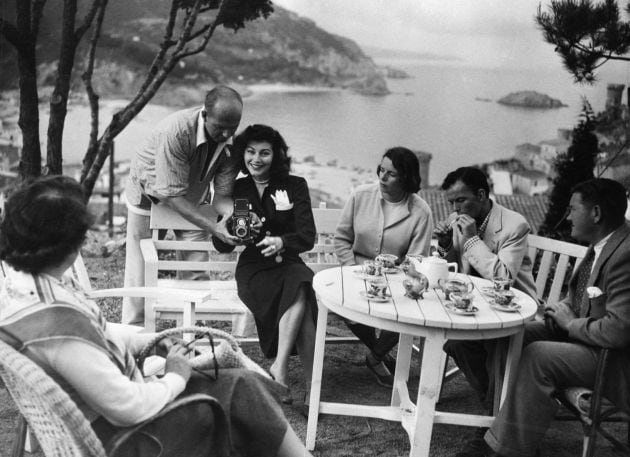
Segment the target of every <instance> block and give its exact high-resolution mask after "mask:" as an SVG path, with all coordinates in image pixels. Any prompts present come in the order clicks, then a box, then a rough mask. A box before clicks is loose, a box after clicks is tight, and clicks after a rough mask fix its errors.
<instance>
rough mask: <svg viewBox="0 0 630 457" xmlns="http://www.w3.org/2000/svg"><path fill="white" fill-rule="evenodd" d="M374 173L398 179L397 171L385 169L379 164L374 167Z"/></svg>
mask: <svg viewBox="0 0 630 457" xmlns="http://www.w3.org/2000/svg"><path fill="white" fill-rule="evenodd" d="M376 174H377V175H378V176H379V177H380V176H389V177H390V178H392V179H398V177H399V176H398V173H397V172H396V171H390V170H386V169H385V168H383V167H381V166H380V165H379V166H378V167H376Z"/></svg>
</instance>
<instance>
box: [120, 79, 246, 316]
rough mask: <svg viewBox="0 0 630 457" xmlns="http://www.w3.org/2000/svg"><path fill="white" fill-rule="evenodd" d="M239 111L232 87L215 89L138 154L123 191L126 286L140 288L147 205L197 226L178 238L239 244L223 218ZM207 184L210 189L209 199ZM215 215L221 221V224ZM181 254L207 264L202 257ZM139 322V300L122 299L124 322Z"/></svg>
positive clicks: (161, 127) (234, 170) (166, 123)
mask: <svg viewBox="0 0 630 457" xmlns="http://www.w3.org/2000/svg"><path fill="white" fill-rule="evenodd" d="M242 112H243V101H242V99H241V96H240V94H239V93H238V92H236V91H235V90H234V89H232V88H230V87H227V86H222V85H220V86H217V87H215V88H214V89H212V90H210V91H209V92H208V93H207V94H206V98H205V103H204V106H203V107H201V108H198V107H197V108H191V109H185V110H181V111H178V112H176V113H173V114H171V115H170V116H168V117H167V118H165V119H164V120H163V121H162V122H161V123H160V124H158V126H157V127H156V129H155V131H154V132H153V134H152V135H151V136H150V137H149V138H148V139H147V141H146V142H145V143H144V145H143V146H142V147H141V148H140V149H138V150H137V151H136V153H135V154H134V157H133V159H132V161H131V168H130V172H129V180H128V182H127V187H126V190H125V196H126V199H127V210H128V211H127V240H126V242H127V247H126V261H125V287H138V286H143V285H144V265H143V260H142V252H141V251H140V240H141V239H143V238H149V237H150V236H151V233H150V229H149V218H150V214H151V203H162V204H166V205H168V206H169V207H171V208H173V209H174V210H175V211H177V212H178V213H180V214H181V215H182V216H183V217H184V218H185V219H187V220H188V221H190V222H192V223H194V224H195V225H197V226H198V227H199V229H200V230H198V231H178V233H176V236H177V237H178V238H179V239H186V240H205V239H209V238H210V236H211V235H214V236H215V237H217V238H218V239H220V240H221V241H223V242H225V243H228V244H231V245H235V244H238V243H240V239H239V238H238V237H237V236H234V235H231V234H230V233H229V232H228V229H227V226H226V221H227V220H228V218H227V217H225V216H227V215H230V214H231V213H232V210H233V206H232V190H233V187H234V181H235V180H236V176H237V175H238V172H239V167H240V163H241V160H240V157H236V155H237V154H236V153H233V152H232V151H231V150H230V148H229V145H230V144H231V140H232V135H233V134H234V132H235V131H236V129H237V128H238V125H239V123H240V121H241V115H242ZM210 183H212V184H213V188H214V196H213V198H211V197H212V196H211V191H210ZM210 201H212V206H211V207H210V211H209V214H210V217H207V216H206V215H204V214H203V213H202V212H201V211H200V206H201V205H204V204H208V203H210ZM219 216H224V217H223V218H222V219H221V221H219ZM179 255H186V256H187V258H189V259H190V256H194V257H195V260H206V259H207V253H205V252H187V253H181V254H179ZM193 273H196V272H193ZM198 275H199V274H198V273H197V274H196V276H198ZM188 279H193V278H188ZM143 322H144V306H143V304H142V300H141V299H137V298H136V299H125V300H124V301H123V308H122V323H124V324H142V323H143Z"/></svg>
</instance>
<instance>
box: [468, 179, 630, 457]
mask: <svg viewBox="0 0 630 457" xmlns="http://www.w3.org/2000/svg"><path fill="white" fill-rule="evenodd" d="M626 208H627V200H626V191H625V189H624V188H623V186H622V185H621V184H619V183H618V182H616V181H613V180H610V179H593V180H590V181H586V182H584V183H581V184H579V185H577V186H576V187H575V188H574V189H573V191H572V196H571V201H570V204H569V214H568V220H569V221H571V223H572V225H573V227H572V230H571V236H572V237H573V238H575V239H577V240H579V241H583V242H588V243H589V249H588V251H587V253H586V256H585V257H584V260H583V261H582V263H581V264H580V266H579V267H578V269H577V270H576V272H575V274H574V275H573V277H572V278H571V282H570V283H569V294H568V295H567V297H566V298H565V299H564V300H562V301H560V302H559V303H548V304H547V308H546V310H545V316H546V318H547V319H550V320H552V321H553V324H554V325H553V326H551V325H548V326H546V325H545V323H544V322H540V321H539V322H531V323H529V324H528V325H527V327H526V331H525V347H524V349H523V354H522V358H521V361H520V365H519V368H518V373H517V374H516V376H515V380H516V381H515V382H514V383H513V384H512V385H511V387H510V390H509V391H508V395H507V397H506V400H505V403H504V404H503V406H502V407H501V410H500V412H499V414H498V416H497V418H496V420H495V421H494V423H493V425H492V427H491V428H490V430H489V431H488V432H487V433H486V435H485V441H486V442H487V444H488V445H489V446H487V445H486V444H485V443H484V444H483V446H479V447H478V448H476V449H472V450H470V449H469V450H468V451H467V452H462V453H459V454H457V456H458V457H486V456H495V457H496V456H505V457H516V456H518V457H528V456H534V455H535V453H536V450H537V447H538V445H539V443H540V442H541V441H542V438H543V436H544V434H545V433H546V431H547V429H548V428H549V425H550V424H551V421H552V420H553V418H554V415H555V413H556V410H557V408H558V405H557V402H556V401H555V399H554V394H555V392H557V391H558V390H560V389H562V388H564V387H568V386H583V387H592V386H593V383H594V379H595V368H596V361H597V356H598V353H599V351H600V349H601V348H617V349H620V351H616V353H615V355H614V356H613V357H612V359H611V362H612V367H611V369H612V370H614V371H613V372H614V373H615V376H612V377H611V378H610V380H609V382H608V383H607V385H606V386H605V394H606V395H607V396H608V397H610V398H612V399H614V400H615V401H616V402H618V403H619V404H621V405H624V406H625V407H626V408H628V409H629V410H630V398H629V395H628V383H629V382H630V226H628V223H627V221H626V220H625V217H624V214H625V211H626ZM469 448H470V446H469Z"/></svg>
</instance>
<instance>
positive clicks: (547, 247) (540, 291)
mask: <svg viewBox="0 0 630 457" xmlns="http://www.w3.org/2000/svg"><path fill="white" fill-rule="evenodd" d="M527 243H528V244H529V257H530V258H531V259H532V262H534V267H536V265H538V266H537V268H535V272H534V273H535V274H534V280H535V281H536V294H537V296H538V299H539V300H540V301H541V302H543V303H548V302H550V303H554V302H558V301H559V300H560V298H561V297H562V295H563V294H562V292H563V287H564V285H565V284H566V283H567V281H568V280H569V278H570V277H571V273H572V272H573V271H575V268H576V267H577V265H579V261H580V260H581V259H583V258H584V255H585V254H586V249H587V248H586V247H585V246H580V245H579V244H574V243H567V242H566V241H559V240H554V239H551V238H545V237H542V236H538V235H529V236H528V237H527ZM550 279H551V281H550Z"/></svg>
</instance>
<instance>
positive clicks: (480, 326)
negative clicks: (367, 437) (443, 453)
mask: <svg viewBox="0 0 630 457" xmlns="http://www.w3.org/2000/svg"><path fill="white" fill-rule="evenodd" d="M359 269H360V267H358V266H354V267H336V268H331V269H328V270H324V271H321V272H319V273H317V274H316V275H315V277H314V279H313V288H314V289H315V292H316V294H317V298H318V303H319V315H318V319H317V331H316V337H315V359H314V364H313V380H312V384H311V395H310V409H309V416H308V426H307V432H306V447H307V449H309V450H313V449H314V448H315V435H316V432H317V421H318V417H319V414H336V415H347V416H362V417H375V418H380V419H386V420H391V421H397V422H401V424H402V426H403V427H404V429H405V430H406V431H407V434H408V435H409V440H410V443H411V452H410V454H409V455H410V456H411V457H420V456H422V457H426V456H428V455H429V444H430V442H431V433H432V430H433V424H434V423H435V424H440V423H442V424H458V425H467V426H476V427H482V426H483V427H488V426H490V424H491V423H492V420H493V419H494V417H493V416H480V415H473V414H462V413H450V412H440V411H436V410H435V403H436V401H437V399H438V396H439V392H440V386H441V382H442V375H443V371H442V370H443V357H444V352H443V350H442V347H443V346H444V343H445V342H446V341H447V340H449V339H460V340H461V339H467V340H471V339H491V338H500V337H505V336H509V337H510V338H509V346H508V353H507V362H506V369H505V378H504V382H503V387H502V390H501V392H500V393H501V397H500V401H501V403H502V402H503V399H504V398H505V394H506V392H507V388H508V385H509V383H510V374H511V373H513V372H515V370H516V367H517V366H518V360H519V358H520V353H521V345H522V341H523V328H524V324H525V323H526V322H527V321H529V320H531V319H533V317H534V315H535V313H536V308H537V305H536V302H535V301H534V300H533V299H531V298H530V297H529V296H527V295H525V294H524V293H522V292H520V291H517V290H515V291H514V292H515V293H516V299H515V300H516V301H517V303H519V304H520V305H521V308H520V310H519V311H518V312H509V313H508V312H503V311H497V310H495V309H492V308H491V307H490V300H489V299H488V298H486V297H485V296H484V295H482V294H481V293H480V287H484V286H486V287H487V286H489V285H491V282H490V281H487V280H485V279H481V278H475V277H469V276H465V275H458V276H460V277H464V278H466V279H469V280H470V281H472V282H473V283H474V284H475V288H474V290H473V293H474V294H475V299H474V305H475V306H476V307H477V308H479V312H478V313H477V314H475V315H473V316H462V315H455V314H452V313H450V312H448V311H447V310H446V308H445V307H444V303H445V302H446V300H445V297H444V294H443V293H442V292H441V291H436V290H433V289H429V290H428V291H426V292H425V293H424V298H423V299H420V300H412V299H410V298H408V297H405V296H404V288H403V286H402V280H403V278H404V275H403V274H402V273H398V274H395V275H387V281H388V284H389V290H390V292H391V294H392V299H391V300H390V301H388V302H386V303H375V302H373V301H371V300H367V299H365V298H363V297H362V296H361V295H360V294H359V292H361V291H364V290H365V289H366V284H365V281H363V280H362V279H360V278H359V277H358V276H357V274H356V272H357V271H358V270H359ZM329 311H332V312H334V313H336V314H339V315H340V316H343V317H345V318H348V319H351V320H353V321H356V322H360V323H362V324H366V325H369V326H372V327H375V328H380V329H385V330H391V331H394V332H398V333H400V341H399V344H398V354H397V358H396V372H395V375H394V388H393V389H392V397H391V402H390V404H389V405H385V406H373V405H360V404H346V403H332V402H321V401H320V391H321V384H322V368H323V363H324V345H325V342H326V341H325V337H326V325H327V318H328V312H329ZM414 337H423V338H425V342H424V349H423V356H422V369H421V374H420V384H419V386H418V398H417V405H418V407H416V404H414V403H413V402H412V401H411V399H410V397H409V392H408V389H407V381H408V379H409V367H410V363H411V355H412V343H413V338H414Z"/></svg>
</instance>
